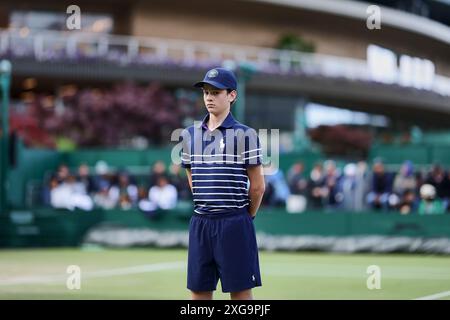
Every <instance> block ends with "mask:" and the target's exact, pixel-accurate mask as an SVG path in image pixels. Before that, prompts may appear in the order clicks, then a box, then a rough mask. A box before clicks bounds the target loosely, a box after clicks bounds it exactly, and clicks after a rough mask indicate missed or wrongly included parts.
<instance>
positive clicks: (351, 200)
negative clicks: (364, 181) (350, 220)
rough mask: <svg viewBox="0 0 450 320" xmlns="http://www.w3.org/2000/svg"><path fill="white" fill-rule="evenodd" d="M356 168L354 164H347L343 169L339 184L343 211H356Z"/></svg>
mask: <svg viewBox="0 0 450 320" xmlns="http://www.w3.org/2000/svg"><path fill="white" fill-rule="evenodd" d="M357 170H358V167H357V166H356V164H354V163H348V164H346V165H345V167H344V175H343V177H342V179H341V181H340V184H339V190H340V192H341V193H342V195H343V201H342V208H343V209H344V210H356V207H357V205H358V204H357V198H356V191H357V185H358V183H359V181H358V177H357Z"/></svg>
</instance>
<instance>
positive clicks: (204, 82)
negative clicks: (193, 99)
mask: <svg viewBox="0 0 450 320" xmlns="http://www.w3.org/2000/svg"><path fill="white" fill-rule="evenodd" d="M205 84H209V85H211V86H213V87H215V88H217V89H222V90H223V89H228V87H226V86H224V85H223V84H221V83H218V82H216V81H212V80H208V81H200V82H197V83H196V84H194V87H197V88H203V86H204V85H205Z"/></svg>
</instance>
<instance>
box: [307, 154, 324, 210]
mask: <svg viewBox="0 0 450 320" xmlns="http://www.w3.org/2000/svg"><path fill="white" fill-rule="evenodd" d="M324 179H325V177H324V173H323V168H322V164H321V163H316V164H315V165H314V168H313V169H312V170H311V174H310V177H309V182H308V186H309V189H310V192H309V195H310V196H309V198H310V199H309V200H310V201H309V203H310V205H311V207H312V208H321V207H322V185H323V184H324V181H325V180H324Z"/></svg>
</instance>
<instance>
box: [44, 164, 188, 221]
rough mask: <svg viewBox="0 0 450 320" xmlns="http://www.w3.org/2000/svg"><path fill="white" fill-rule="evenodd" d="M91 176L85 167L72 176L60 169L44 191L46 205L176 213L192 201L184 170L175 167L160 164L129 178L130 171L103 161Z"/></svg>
mask: <svg viewBox="0 0 450 320" xmlns="http://www.w3.org/2000/svg"><path fill="white" fill-rule="evenodd" d="M94 171H95V172H93V173H91V172H90V169H89V167H88V166H87V165H86V164H82V165H80V166H79V167H78V169H77V172H76V173H75V172H71V171H70V170H69V167H68V166H67V165H65V164H62V165H60V166H59V168H58V170H57V172H55V173H54V174H52V175H51V176H50V178H49V180H50V181H49V182H48V183H46V186H45V187H44V189H43V198H44V205H49V206H52V207H54V208H64V209H70V210H74V209H76V208H78V209H81V210H86V211H89V210H92V209H94V208H102V209H115V208H116V209H117V208H118V209H124V210H126V209H131V208H139V209H141V210H143V211H145V212H155V211H157V210H158V209H163V210H167V209H173V208H175V207H176V206H177V203H178V202H179V201H180V200H190V198H191V193H190V188H189V183H188V180H187V177H186V173H185V170H184V169H183V170H182V169H181V166H179V165H175V164H172V165H171V166H170V167H169V168H168V169H167V167H166V165H165V164H164V162H162V161H157V162H156V163H154V165H153V166H152V169H151V172H150V173H149V174H144V175H143V174H139V175H136V174H130V172H129V171H128V170H125V169H118V170H112V169H111V168H110V167H109V166H108V164H107V163H106V162H104V161H99V162H97V164H96V165H95V170H94Z"/></svg>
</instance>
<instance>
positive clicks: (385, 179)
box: [367, 161, 392, 210]
mask: <svg viewBox="0 0 450 320" xmlns="http://www.w3.org/2000/svg"><path fill="white" fill-rule="evenodd" d="M391 188H392V182H391V177H390V175H389V174H388V173H387V172H385V168H384V164H383V163H382V162H381V161H375V162H374V164H373V173H372V183H371V191H370V192H369V194H368V195H367V203H368V204H369V205H370V206H371V207H372V208H373V209H384V210H387V209H388V208H389V196H390V195H391Z"/></svg>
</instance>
